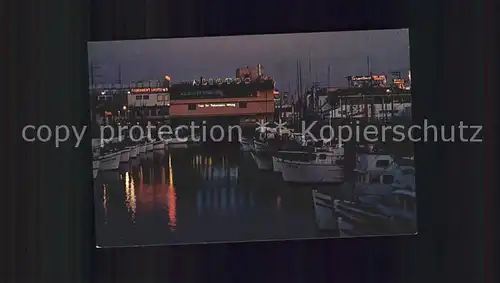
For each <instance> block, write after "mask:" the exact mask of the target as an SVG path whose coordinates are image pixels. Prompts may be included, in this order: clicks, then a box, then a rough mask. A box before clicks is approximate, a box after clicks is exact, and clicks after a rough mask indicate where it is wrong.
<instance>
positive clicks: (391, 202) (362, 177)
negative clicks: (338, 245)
mask: <svg viewBox="0 0 500 283" xmlns="http://www.w3.org/2000/svg"><path fill="white" fill-rule="evenodd" d="M388 167H389V169H388V170H386V171H384V172H382V173H380V172H378V170H377V171H374V172H375V175H373V174H371V173H372V172H370V171H367V172H359V171H358V172H357V173H358V178H357V181H356V182H355V184H354V188H353V193H354V195H353V199H354V200H351V201H348V200H335V201H334V209H335V212H336V213H337V214H338V215H340V216H342V218H343V219H344V222H347V223H349V224H351V225H352V226H353V227H355V230H358V231H362V232H363V233H370V234H384V233H405V232H408V231H412V229H416V194H415V189H416V188H415V170H414V167H412V166H400V165H398V164H395V165H394V166H393V165H392V164H391V165H390V166H388ZM374 176H375V177H374ZM389 220H390V221H389Z"/></svg>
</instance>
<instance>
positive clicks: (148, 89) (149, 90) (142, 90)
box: [130, 87, 168, 93]
mask: <svg viewBox="0 0 500 283" xmlns="http://www.w3.org/2000/svg"><path fill="white" fill-rule="evenodd" d="M130 92H132V93H161V92H168V88H151V87H145V88H134V89H131V90H130Z"/></svg>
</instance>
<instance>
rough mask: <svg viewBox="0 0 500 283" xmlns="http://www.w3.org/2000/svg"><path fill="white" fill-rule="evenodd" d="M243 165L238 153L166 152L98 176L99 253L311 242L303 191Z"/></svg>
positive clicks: (308, 208)
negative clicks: (124, 248)
mask: <svg viewBox="0 0 500 283" xmlns="http://www.w3.org/2000/svg"><path fill="white" fill-rule="evenodd" d="M245 158H247V157H246V156H242V155H241V154H240V153H239V152H238V151H237V150H236V151H228V152H212V153H207V152H199V151H192V150H178V151H171V152H168V151H167V152H166V154H164V155H160V154H154V155H152V156H147V155H141V158H137V160H138V161H136V160H134V161H133V162H129V163H128V165H127V166H128V168H126V170H125V172H123V173H121V174H120V173H118V172H102V173H103V174H100V175H99V177H98V180H96V183H97V182H101V183H102V184H103V185H102V186H101V187H100V188H102V192H99V194H102V195H103V197H102V199H103V201H102V206H101V207H102V208H104V209H101V210H96V211H97V212H99V211H102V215H101V216H99V215H98V216H97V217H96V219H97V225H98V227H97V230H98V233H101V236H98V239H100V241H102V242H101V243H100V245H102V246H106V245H117V241H119V242H120V245H127V244H128V245H135V244H162V243H181V242H204V241H231V240H238V241H239V240H251V239H254V238H256V237H257V238H261V239H269V238H273V237H274V238H276V237H278V238H290V237H292V238H294V237H311V236H314V233H315V232H316V230H315V227H314V215H313V212H312V206H311V202H310V191H309V192H308V191H307V190H302V189H297V188H289V187H287V186H286V185H285V184H284V183H283V181H282V180H281V178H279V176H278V175H276V174H273V173H269V172H268V173H269V174H263V173H262V172H259V171H258V170H257V168H256V167H255V164H254V163H253V162H252V160H251V159H250V160H246V159H245ZM250 158H251V157H250ZM99 217H101V218H99ZM99 219H100V220H99ZM106 223H107V224H106ZM101 224H106V225H101Z"/></svg>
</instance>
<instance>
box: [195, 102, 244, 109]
mask: <svg viewBox="0 0 500 283" xmlns="http://www.w3.org/2000/svg"><path fill="white" fill-rule="evenodd" d="M197 107H199V108H215V107H236V103H207V104H198V105H197Z"/></svg>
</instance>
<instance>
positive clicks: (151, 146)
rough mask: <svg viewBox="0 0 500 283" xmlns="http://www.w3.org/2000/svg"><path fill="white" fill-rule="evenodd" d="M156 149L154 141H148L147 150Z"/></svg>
mask: <svg viewBox="0 0 500 283" xmlns="http://www.w3.org/2000/svg"><path fill="white" fill-rule="evenodd" d="M152 150H154V143H153V142H151V141H147V142H146V151H152Z"/></svg>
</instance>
